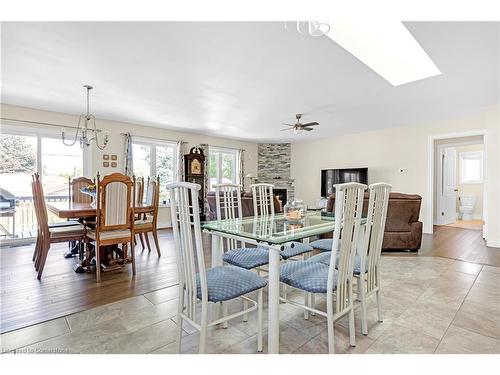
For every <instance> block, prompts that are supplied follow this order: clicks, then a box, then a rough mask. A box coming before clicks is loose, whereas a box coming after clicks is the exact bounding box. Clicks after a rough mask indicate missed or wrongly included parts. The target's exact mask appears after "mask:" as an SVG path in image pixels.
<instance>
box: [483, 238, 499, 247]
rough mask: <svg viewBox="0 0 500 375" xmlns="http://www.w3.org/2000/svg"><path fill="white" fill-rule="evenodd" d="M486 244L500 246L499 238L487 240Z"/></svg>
mask: <svg viewBox="0 0 500 375" xmlns="http://www.w3.org/2000/svg"><path fill="white" fill-rule="evenodd" d="M486 246H489V247H497V248H500V240H488V241H486Z"/></svg>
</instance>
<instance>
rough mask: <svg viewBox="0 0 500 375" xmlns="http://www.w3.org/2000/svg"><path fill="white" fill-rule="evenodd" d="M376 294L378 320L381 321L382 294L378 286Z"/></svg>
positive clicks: (382, 319)
mask: <svg viewBox="0 0 500 375" xmlns="http://www.w3.org/2000/svg"><path fill="white" fill-rule="evenodd" d="M376 295H377V313H378V321H379V322H383V321H384V317H383V315H382V295H381V290H380V287H378V290H377V292H376Z"/></svg>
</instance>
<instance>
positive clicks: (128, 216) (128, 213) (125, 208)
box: [96, 173, 135, 231]
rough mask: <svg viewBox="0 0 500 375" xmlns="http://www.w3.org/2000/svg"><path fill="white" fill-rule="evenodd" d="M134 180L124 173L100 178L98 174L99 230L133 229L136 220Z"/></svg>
mask: <svg viewBox="0 0 500 375" xmlns="http://www.w3.org/2000/svg"><path fill="white" fill-rule="evenodd" d="M134 186H135V183H134V181H133V180H132V179H131V178H130V176H127V175H124V174H122V173H112V174H110V175H107V176H104V178H103V179H102V180H100V177H99V175H97V222H96V229H97V230H98V231H109V230H117V229H132V226H133V223H134V220H133V214H134V206H135V202H134V199H133V198H134V196H135V192H134Z"/></svg>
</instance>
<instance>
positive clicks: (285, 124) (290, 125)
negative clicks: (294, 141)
mask: <svg viewBox="0 0 500 375" xmlns="http://www.w3.org/2000/svg"><path fill="white" fill-rule="evenodd" d="M283 125H286V126H295V125H292V124H287V123H286V122H284V123H283Z"/></svg>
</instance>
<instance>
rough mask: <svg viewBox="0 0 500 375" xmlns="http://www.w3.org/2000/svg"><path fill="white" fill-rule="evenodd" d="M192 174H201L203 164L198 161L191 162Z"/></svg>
mask: <svg viewBox="0 0 500 375" xmlns="http://www.w3.org/2000/svg"><path fill="white" fill-rule="evenodd" d="M190 173H191V174H201V162H200V161H199V160H198V159H193V161H192V162H191V171H190Z"/></svg>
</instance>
